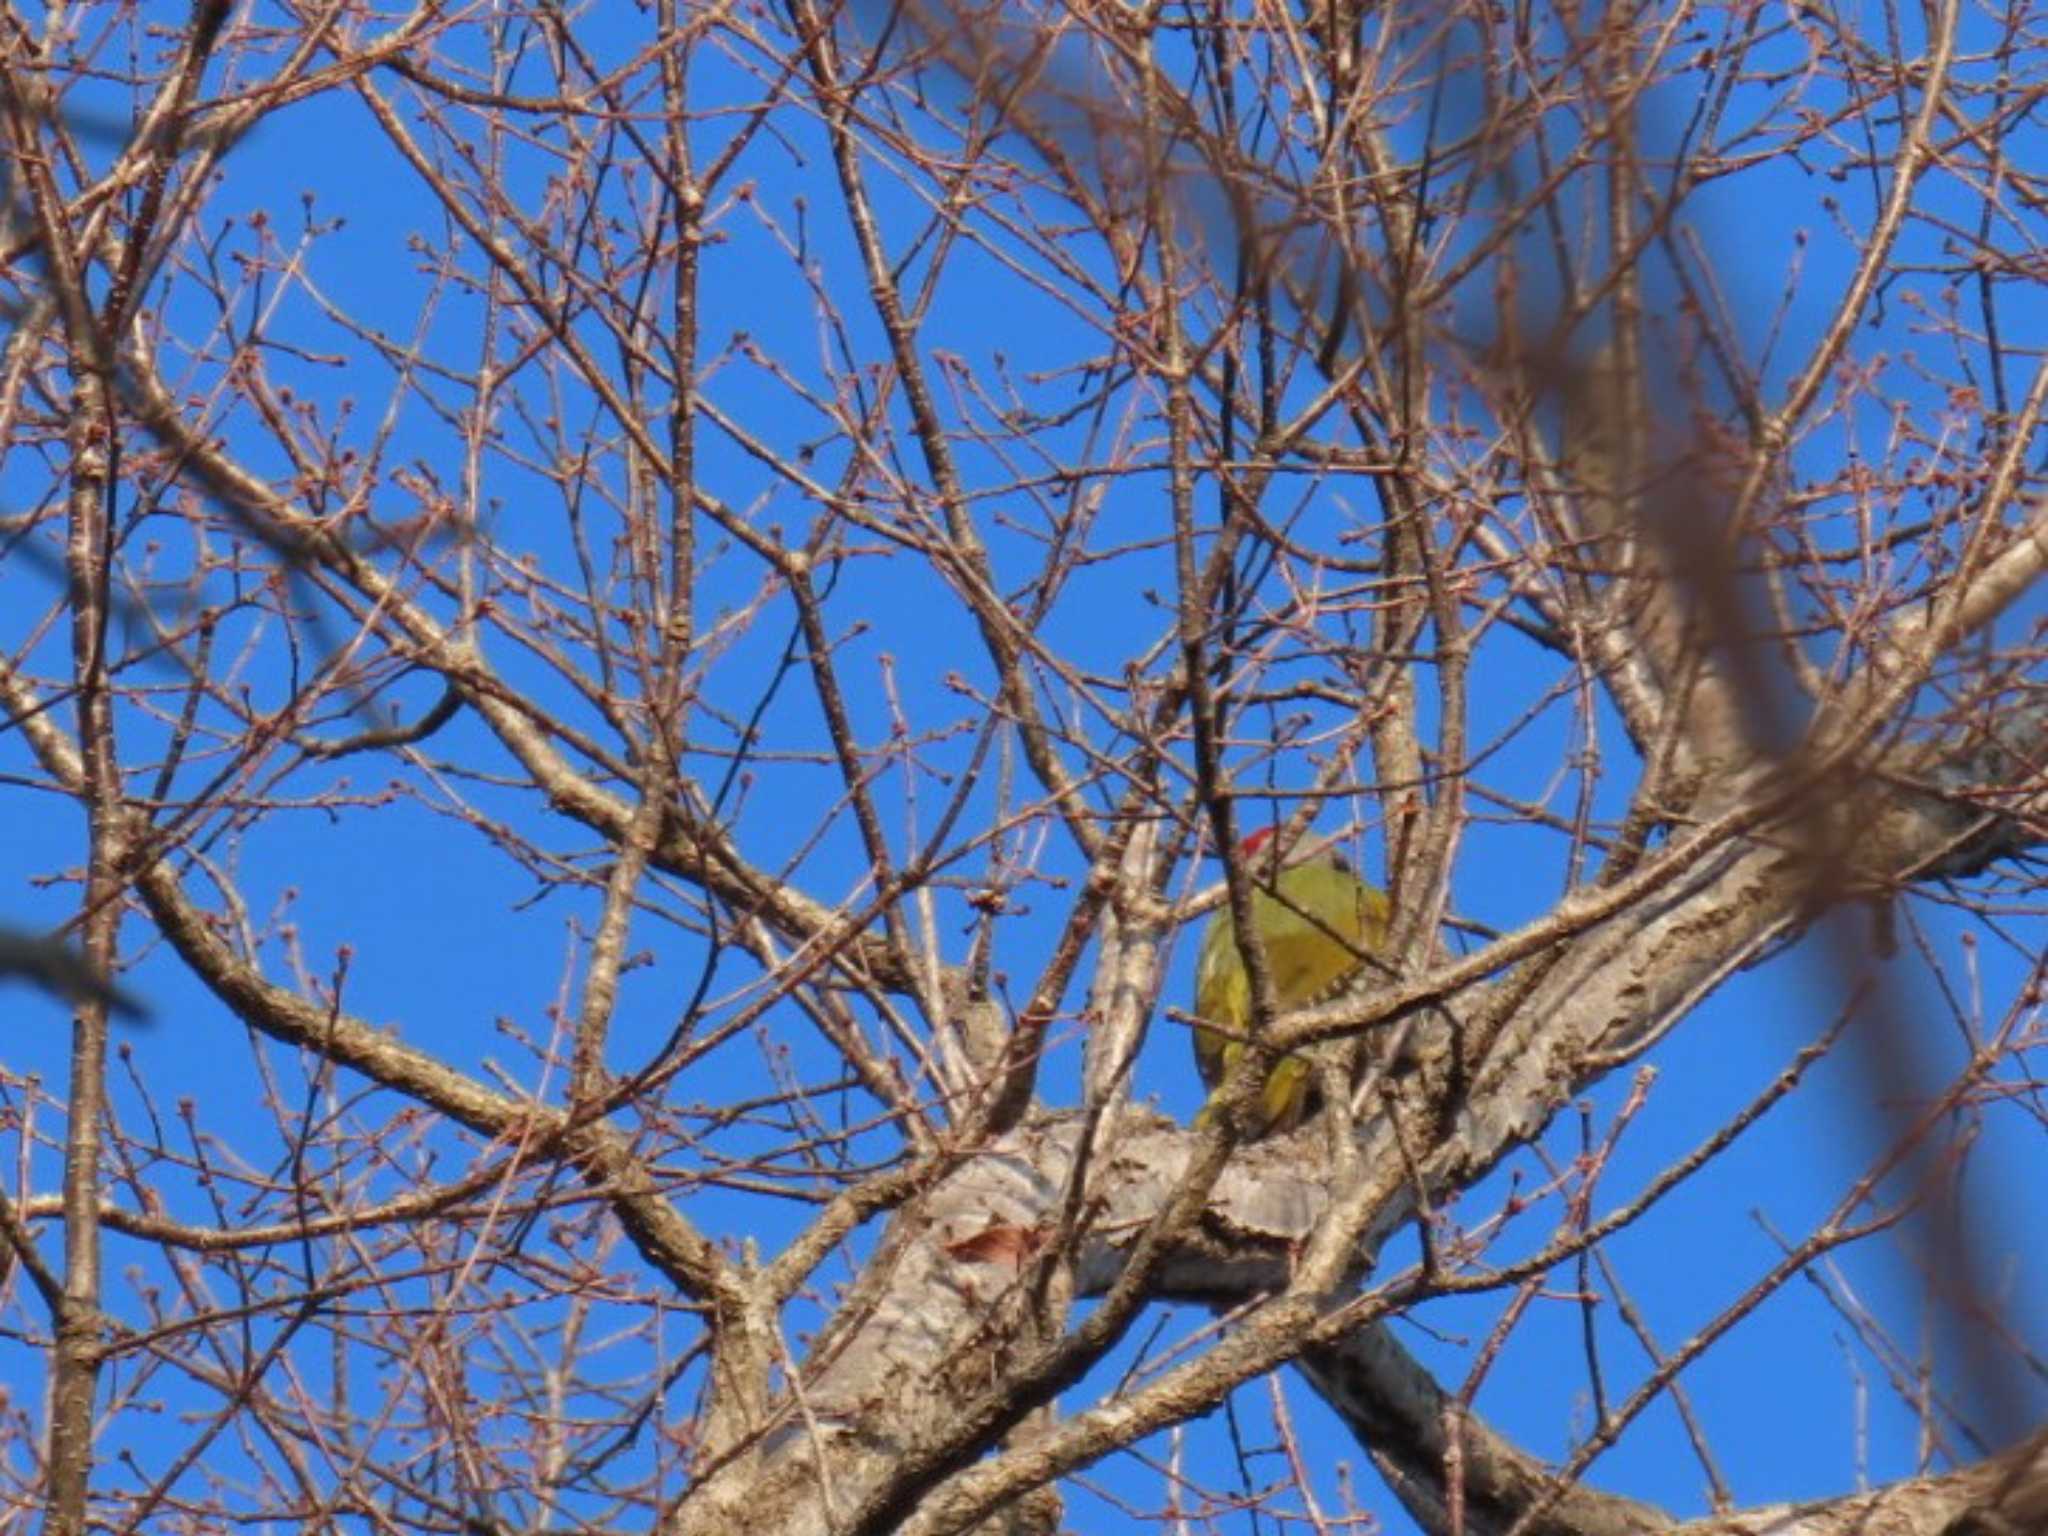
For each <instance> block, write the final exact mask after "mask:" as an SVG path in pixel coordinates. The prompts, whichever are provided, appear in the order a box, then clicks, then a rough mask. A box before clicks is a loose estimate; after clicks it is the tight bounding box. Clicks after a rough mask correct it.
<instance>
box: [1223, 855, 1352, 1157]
mask: <svg viewBox="0 0 2048 1536" xmlns="http://www.w3.org/2000/svg"><path fill="white" fill-rule="evenodd" d="M1272 835H1273V829H1272V828H1271V827H1260V828H1259V829H1258V830H1257V831H1256V832H1254V833H1252V834H1251V835H1250V836H1249V837H1247V838H1246V839H1245V840H1244V841H1243V842H1242V843H1240V844H1239V845H1238V855H1239V857H1240V858H1242V859H1243V860H1244V866H1245V870H1246V872H1247V873H1248V874H1250V875H1251V877H1252V881H1253V885H1254V889H1253V892H1252V923H1253V925H1254V926H1255V927H1256V928H1257V930H1258V935H1259V938H1260V941H1261V942H1262V943H1263V945H1264V947H1265V951H1266V966H1267V969H1268V970H1269V971H1270V972H1271V974H1272V977H1273V991H1274V994H1275V996H1276V999H1277V1001H1278V1002H1279V1004H1280V1007H1281V1008H1282V1009H1283V1010H1285V1009H1293V1008H1302V1007H1306V1006H1308V1005H1309V1004H1311V1003H1315V1002H1320V1001H1322V1000H1323V999H1325V998H1328V997H1332V996H1335V995H1336V994H1337V993H1338V992H1340V991H1342V990H1343V989H1344V986H1345V984H1346V983H1347V982H1349V981H1350V980H1351V978H1352V976H1353V975H1355V974H1356V973H1357V971H1358V969H1359V967H1360V966H1361V965H1363V964H1364V963H1365V961H1364V959H1363V958H1362V957H1363V956H1365V955H1369V954H1371V953H1372V952H1373V951H1375V950H1377V949H1379V948H1380V946H1381V945H1383V944H1384V943H1385V942H1386V937H1387V898H1386V897H1385V896H1383V895H1382V894H1381V893H1380V892H1378V891H1376V890H1374V889H1373V888H1372V887H1371V886H1369V885H1367V884H1366V883H1365V882H1364V881H1362V880H1360V879H1359V878H1358V876H1356V875H1354V874H1353V873H1352V872H1351V866H1350V865H1348V864H1346V863H1345V862H1344V860H1343V859H1341V858H1339V857H1338V856H1337V854H1336V853H1335V852H1334V851H1332V852H1327V853H1322V854H1318V855H1316V856H1315V857H1313V858H1308V859H1303V860H1301V861H1299V862H1298V863H1294V864H1289V865H1288V866H1287V867H1286V868H1284V869H1282V870H1280V871H1279V872H1278V874H1277V875H1276V874H1275V873H1274V870H1273V860H1272V855H1271V854H1270V853H1269V854H1267V855H1266V856H1265V857H1263V858H1261V857H1260V856H1259V855H1260V851H1261V850H1262V849H1263V848H1264V847H1265V846H1266V843H1267V841H1268V839H1270V838H1271V837H1272ZM1195 1012H1196V1013H1198V1014H1200V1015H1201V1016H1202V1017H1203V1018H1205V1019H1208V1020H1210V1021H1211V1022H1212V1023H1215V1024H1219V1025H1221V1026H1223V1028H1224V1029H1226V1030H1228V1031H1230V1033H1229V1034H1224V1033H1221V1032H1219V1031H1218V1030H1213V1029H1202V1028H1200V1027H1197V1028H1196V1030H1195V1032H1194V1033H1195V1065H1196V1066H1197V1067H1198V1068H1200V1070H1201V1073H1202V1081H1203V1082H1205V1083H1207V1084H1208V1085H1209V1086H1210V1087H1211V1088H1214V1087H1215V1086H1216V1085H1217V1084H1218V1083H1219V1082H1221V1081H1222V1080H1223V1074H1224V1073H1225V1072H1227V1071H1229V1070H1230V1067H1231V1065H1232V1064H1233V1063H1234V1062H1236V1060H1237V1059H1238V1057H1239V1056H1240V1055H1241V1054H1243V1051H1244V1044H1243V1040H1244V1037H1245V1036H1246V1035H1247V1034H1249V1033H1250V1032H1251V1029H1252V979H1251V973H1250V972H1249V971H1247V970H1246V969H1245V963H1244V954H1243V952H1242V951H1241V950H1239V949H1238V947H1237V935H1236V933H1235V931H1234V930H1233V929H1232V927H1231V922H1230V909H1229V908H1228V907H1226V908H1224V909H1223V910H1222V911H1220V912H1218V913H1217V914H1216V915H1215V916H1214V917H1212V918H1210V919H1209V926H1208V927H1207V928H1205V929H1203V930H1202V953H1201V956H1200V958H1199V959H1198V960H1197V961H1196V963H1195ZM1311 1076H1312V1074H1311V1072H1310V1069H1309V1064H1308V1062H1307V1061H1305V1060H1304V1059H1302V1058H1301V1057H1299V1056H1284V1057H1282V1058H1281V1059H1280V1061H1279V1063H1278V1064H1277V1065H1275V1066H1274V1068H1273V1070H1272V1072H1271V1073H1270V1074H1269V1075H1268V1076H1267V1078H1266V1086H1265V1089H1264V1091H1263V1092H1262V1093H1261V1094H1260V1096H1259V1106H1258V1115H1257V1120H1256V1122H1255V1130H1254V1134H1255V1135H1259V1136H1265V1135H1269V1134H1271V1133H1272V1132H1274V1131H1284V1130H1292V1129H1293V1128H1294V1127H1295V1126H1297V1125H1299V1124H1301V1122H1302V1120H1303V1119H1304V1118H1306V1116H1307V1114H1308V1108H1309V1086H1310V1079H1311ZM1202 1113H1203V1116H1206V1115H1207V1113H1208V1111H1207V1110H1206V1109H1205V1110H1204V1111H1203V1112H1202ZM1195 1123H1196V1124H1197V1125H1200V1124H1202V1123H1203V1121H1202V1118H1201V1117H1199V1116H1198V1117H1197V1118H1196V1121H1195Z"/></svg>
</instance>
